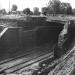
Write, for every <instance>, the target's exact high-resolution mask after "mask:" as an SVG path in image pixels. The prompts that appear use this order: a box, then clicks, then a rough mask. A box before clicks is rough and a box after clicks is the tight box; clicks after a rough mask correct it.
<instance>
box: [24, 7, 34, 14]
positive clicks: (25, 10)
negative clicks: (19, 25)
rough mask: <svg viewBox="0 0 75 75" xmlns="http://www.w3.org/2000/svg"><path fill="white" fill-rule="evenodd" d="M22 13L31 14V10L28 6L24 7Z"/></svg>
mask: <svg viewBox="0 0 75 75" xmlns="http://www.w3.org/2000/svg"><path fill="white" fill-rule="evenodd" d="M23 13H24V14H26V15H32V14H33V12H32V11H31V10H30V8H25V9H24V10H23Z"/></svg>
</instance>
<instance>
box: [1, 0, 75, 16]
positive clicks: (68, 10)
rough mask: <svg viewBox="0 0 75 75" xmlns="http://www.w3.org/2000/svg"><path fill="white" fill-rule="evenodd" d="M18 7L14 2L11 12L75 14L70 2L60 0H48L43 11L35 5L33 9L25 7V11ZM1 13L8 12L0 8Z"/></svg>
mask: <svg viewBox="0 0 75 75" xmlns="http://www.w3.org/2000/svg"><path fill="white" fill-rule="evenodd" d="M17 9H18V7H17V5H15V4H13V5H12V8H11V11H9V14H12V13H13V14H17V13H18V14H20V13H22V14H26V15H40V14H43V15H58V14H63V15H75V9H72V6H71V4H70V3H64V2H61V1H60V0H50V1H49V2H48V5H47V6H46V7H42V9H41V12H40V11H39V8H38V7H34V9H33V11H31V10H30V8H25V9H23V11H21V12H20V11H17ZM0 13H3V14H4V13H6V11H5V9H2V10H0Z"/></svg>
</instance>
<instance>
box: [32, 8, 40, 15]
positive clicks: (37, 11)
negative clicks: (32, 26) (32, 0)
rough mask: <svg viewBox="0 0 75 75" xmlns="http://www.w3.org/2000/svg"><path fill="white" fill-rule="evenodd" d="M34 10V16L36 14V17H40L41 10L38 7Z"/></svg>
mask: <svg viewBox="0 0 75 75" xmlns="http://www.w3.org/2000/svg"><path fill="white" fill-rule="evenodd" d="M33 10H34V11H33V14H34V15H40V12H39V8H38V7H34V9H33Z"/></svg>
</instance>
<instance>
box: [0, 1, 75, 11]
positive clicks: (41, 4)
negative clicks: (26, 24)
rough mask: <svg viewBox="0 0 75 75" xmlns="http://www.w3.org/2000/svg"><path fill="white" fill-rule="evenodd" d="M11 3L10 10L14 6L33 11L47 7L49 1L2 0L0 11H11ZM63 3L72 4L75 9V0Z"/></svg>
mask: <svg viewBox="0 0 75 75" xmlns="http://www.w3.org/2000/svg"><path fill="white" fill-rule="evenodd" d="M9 1H10V8H11V7H12V5H13V4H16V5H17V6H18V10H23V9H24V8H30V9H31V10H33V8H34V7H39V8H40V9H41V8H42V7H44V6H47V4H48V2H49V0H0V9H3V8H5V9H6V11H9ZM60 1H62V2H69V3H71V6H72V8H75V0H60Z"/></svg>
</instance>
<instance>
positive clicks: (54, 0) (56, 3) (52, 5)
mask: <svg viewBox="0 0 75 75" xmlns="http://www.w3.org/2000/svg"><path fill="white" fill-rule="evenodd" d="M60 3H61V2H60V0H50V1H49V3H48V8H49V11H52V13H53V14H59V12H60Z"/></svg>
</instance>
